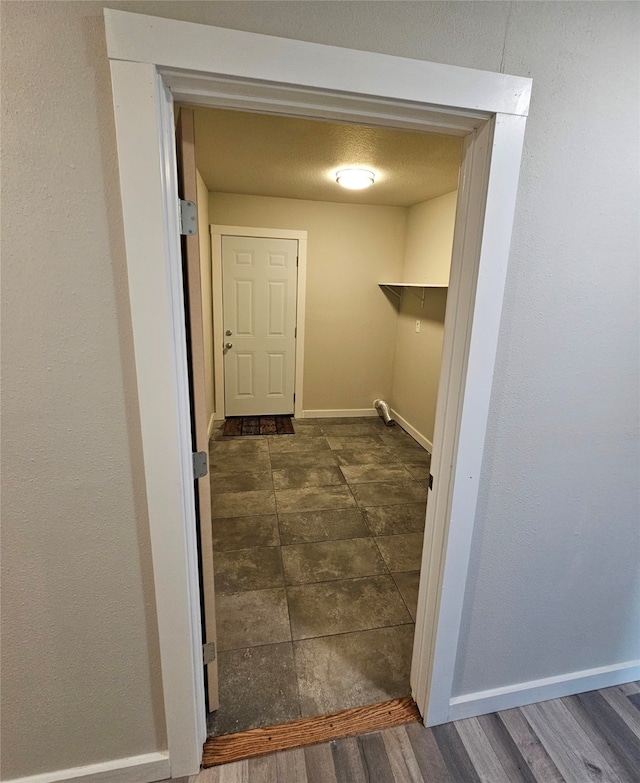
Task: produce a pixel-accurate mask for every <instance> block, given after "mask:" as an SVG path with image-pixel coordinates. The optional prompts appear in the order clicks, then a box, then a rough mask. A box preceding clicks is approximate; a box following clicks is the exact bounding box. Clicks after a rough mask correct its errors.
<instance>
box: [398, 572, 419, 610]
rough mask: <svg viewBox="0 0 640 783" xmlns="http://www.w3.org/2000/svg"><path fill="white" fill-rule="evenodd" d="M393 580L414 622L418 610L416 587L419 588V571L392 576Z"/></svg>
mask: <svg viewBox="0 0 640 783" xmlns="http://www.w3.org/2000/svg"><path fill="white" fill-rule="evenodd" d="M393 579H394V581H395V583H396V585H397V586H398V590H399V591H400V595H401V596H402V598H403V599H404V602H405V604H406V605H407V609H408V610H409V612H410V614H411V617H412V618H413V620H414V622H415V619H416V610H417V608H418V587H419V586H420V571H407V572H404V573H399V574H394V575H393Z"/></svg>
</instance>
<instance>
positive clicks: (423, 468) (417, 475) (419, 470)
mask: <svg viewBox="0 0 640 783" xmlns="http://www.w3.org/2000/svg"><path fill="white" fill-rule="evenodd" d="M429 464H430V463H429V462H423V463H422V465H419V464H416V465H412V464H410V463H406V462H405V463H404V467H405V468H406V470H408V471H409V473H411V476H412V478H414V479H415V480H416V481H424V479H428V478H429Z"/></svg>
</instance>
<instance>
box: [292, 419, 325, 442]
mask: <svg viewBox="0 0 640 783" xmlns="http://www.w3.org/2000/svg"><path fill="white" fill-rule="evenodd" d="M303 422H304V423H303ZM307 422H308V423H307ZM293 429H294V435H306V436H307V437H313V438H321V437H322V436H323V435H324V432H322V429H321V428H320V427H319V426H318V424H317V423H316V422H315V420H314V419H295V420H294V422H293Z"/></svg>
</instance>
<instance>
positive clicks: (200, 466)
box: [191, 451, 209, 479]
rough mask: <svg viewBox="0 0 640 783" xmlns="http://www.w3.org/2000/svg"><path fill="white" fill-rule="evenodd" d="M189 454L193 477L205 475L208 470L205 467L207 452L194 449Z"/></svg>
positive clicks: (197, 477)
mask: <svg viewBox="0 0 640 783" xmlns="http://www.w3.org/2000/svg"><path fill="white" fill-rule="evenodd" d="M191 456H192V457H193V478H194V479H199V478H202V477H203V476H206V475H207V473H208V471H209V468H208V467H207V452H206V451H194V452H193V454H192V455H191Z"/></svg>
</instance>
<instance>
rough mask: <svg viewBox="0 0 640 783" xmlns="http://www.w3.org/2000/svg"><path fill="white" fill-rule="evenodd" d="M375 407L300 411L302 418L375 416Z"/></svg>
mask: <svg viewBox="0 0 640 783" xmlns="http://www.w3.org/2000/svg"><path fill="white" fill-rule="evenodd" d="M377 415H378V411H377V410H376V409H375V408H344V409H338V410H333V411H332V410H322V411H302V418H303V419H350V418H354V417H356V416H377Z"/></svg>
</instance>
